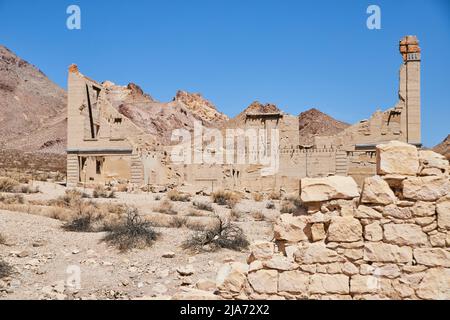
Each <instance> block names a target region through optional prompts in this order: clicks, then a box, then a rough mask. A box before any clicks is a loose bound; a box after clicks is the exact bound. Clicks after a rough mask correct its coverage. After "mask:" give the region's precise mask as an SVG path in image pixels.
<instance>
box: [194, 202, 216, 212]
mask: <svg viewBox="0 0 450 320" xmlns="http://www.w3.org/2000/svg"><path fill="white" fill-rule="evenodd" d="M193 206H194V207H196V208H197V209H199V210H203V211H210V212H214V208H213V206H212V205H211V203H208V202H198V201H194V203H193Z"/></svg>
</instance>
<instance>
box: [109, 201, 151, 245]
mask: <svg viewBox="0 0 450 320" xmlns="http://www.w3.org/2000/svg"><path fill="white" fill-rule="evenodd" d="M157 236H158V234H157V233H156V232H155V231H154V230H153V229H152V228H151V227H150V224H149V223H148V222H147V221H143V220H142V218H141V217H140V216H139V214H138V212H137V210H136V209H129V210H128V212H127V218H126V221H124V222H122V223H120V224H116V225H114V226H113V227H112V228H111V230H110V231H109V232H108V234H107V235H106V236H105V237H104V238H103V241H105V242H107V243H109V244H110V245H113V246H115V247H117V248H118V249H119V250H120V251H128V250H130V249H134V248H145V247H148V246H151V245H152V244H153V242H154V241H155V240H156V238H157Z"/></svg>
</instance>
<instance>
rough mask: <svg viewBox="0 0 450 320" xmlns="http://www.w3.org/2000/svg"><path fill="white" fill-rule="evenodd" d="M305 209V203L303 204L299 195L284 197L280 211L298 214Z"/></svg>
mask: <svg viewBox="0 0 450 320" xmlns="http://www.w3.org/2000/svg"><path fill="white" fill-rule="evenodd" d="M304 210H305V205H304V204H303V202H302V200H301V199H300V197H298V196H297V197H296V196H290V197H286V198H285V199H284V200H283V202H282V203H281V209H280V212H281V213H293V214H298V213H301V212H302V211H304Z"/></svg>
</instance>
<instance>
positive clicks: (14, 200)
mask: <svg viewBox="0 0 450 320" xmlns="http://www.w3.org/2000/svg"><path fill="white" fill-rule="evenodd" d="M0 203H3V204H24V203H25V198H24V197H23V195H21V194H14V195H1V194H0Z"/></svg>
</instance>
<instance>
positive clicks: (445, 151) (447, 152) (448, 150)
mask: <svg viewBox="0 0 450 320" xmlns="http://www.w3.org/2000/svg"><path fill="white" fill-rule="evenodd" d="M433 151H435V152H437V153H440V154H442V155H443V156H444V157H446V158H447V160H450V134H449V135H448V136H447V138H445V139H444V141H442V142H441V143H440V144H438V145H437V146H435V147H434V148H433Z"/></svg>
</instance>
